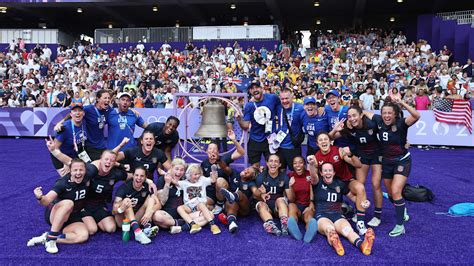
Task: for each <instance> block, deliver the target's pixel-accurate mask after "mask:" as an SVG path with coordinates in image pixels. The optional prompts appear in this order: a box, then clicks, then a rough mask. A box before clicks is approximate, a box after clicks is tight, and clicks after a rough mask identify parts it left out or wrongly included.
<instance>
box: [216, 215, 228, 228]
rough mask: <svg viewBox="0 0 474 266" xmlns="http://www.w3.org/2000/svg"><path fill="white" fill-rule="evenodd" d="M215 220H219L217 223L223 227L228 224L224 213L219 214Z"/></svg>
mask: <svg viewBox="0 0 474 266" xmlns="http://www.w3.org/2000/svg"><path fill="white" fill-rule="evenodd" d="M217 219H219V221H220V222H221V223H222V224H223V225H228V224H229V221H227V215H225V213H220V214H219V215H218V216H217Z"/></svg>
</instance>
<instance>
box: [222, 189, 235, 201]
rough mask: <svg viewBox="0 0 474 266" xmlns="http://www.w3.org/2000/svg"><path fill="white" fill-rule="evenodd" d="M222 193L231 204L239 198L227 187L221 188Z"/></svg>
mask: <svg viewBox="0 0 474 266" xmlns="http://www.w3.org/2000/svg"><path fill="white" fill-rule="evenodd" d="M221 194H222V195H223V196H224V197H225V199H226V200H227V202H229V203H230V204H233V203H235V201H236V200H237V199H236V197H235V195H234V193H232V192H230V191H229V190H227V189H225V188H221Z"/></svg>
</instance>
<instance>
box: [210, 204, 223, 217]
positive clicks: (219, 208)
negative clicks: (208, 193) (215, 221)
mask: <svg viewBox="0 0 474 266" xmlns="http://www.w3.org/2000/svg"><path fill="white" fill-rule="evenodd" d="M221 212H222V207H221V206H219V205H217V204H216V206H214V209H212V213H213V214H214V215H218V214H219V213H221Z"/></svg>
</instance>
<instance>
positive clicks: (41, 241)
mask: <svg viewBox="0 0 474 266" xmlns="http://www.w3.org/2000/svg"><path fill="white" fill-rule="evenodd" d="M47 237H48V232H44V233H43V234H42V235H40V236H35V237H33V238H32V239H30V240H28V243H26V246H27V247H34V246H36V245H39V244H41V245H43V244H44V242H46V238H47Z"/></svg>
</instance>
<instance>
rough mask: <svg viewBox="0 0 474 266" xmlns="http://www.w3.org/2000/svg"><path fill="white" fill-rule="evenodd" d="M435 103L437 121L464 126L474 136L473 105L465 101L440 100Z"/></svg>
mask: <svg viewBox="0 0 474 266" xmlns="http://www.w3.org/2000/svg"><path fill="white" fill-rule="evenodd" d="M437 101H438V102H437V103H433V106H435V107H434V109H433V111H434V115H435V118H436V121H438V122H443V123H447V124H462V125H464V126H465V127H466V128H467V129H468V130H469V133H470V134H472V110H471V103H470V102H469V101H465V100H453V99H439V100H437Z"/></svg>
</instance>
